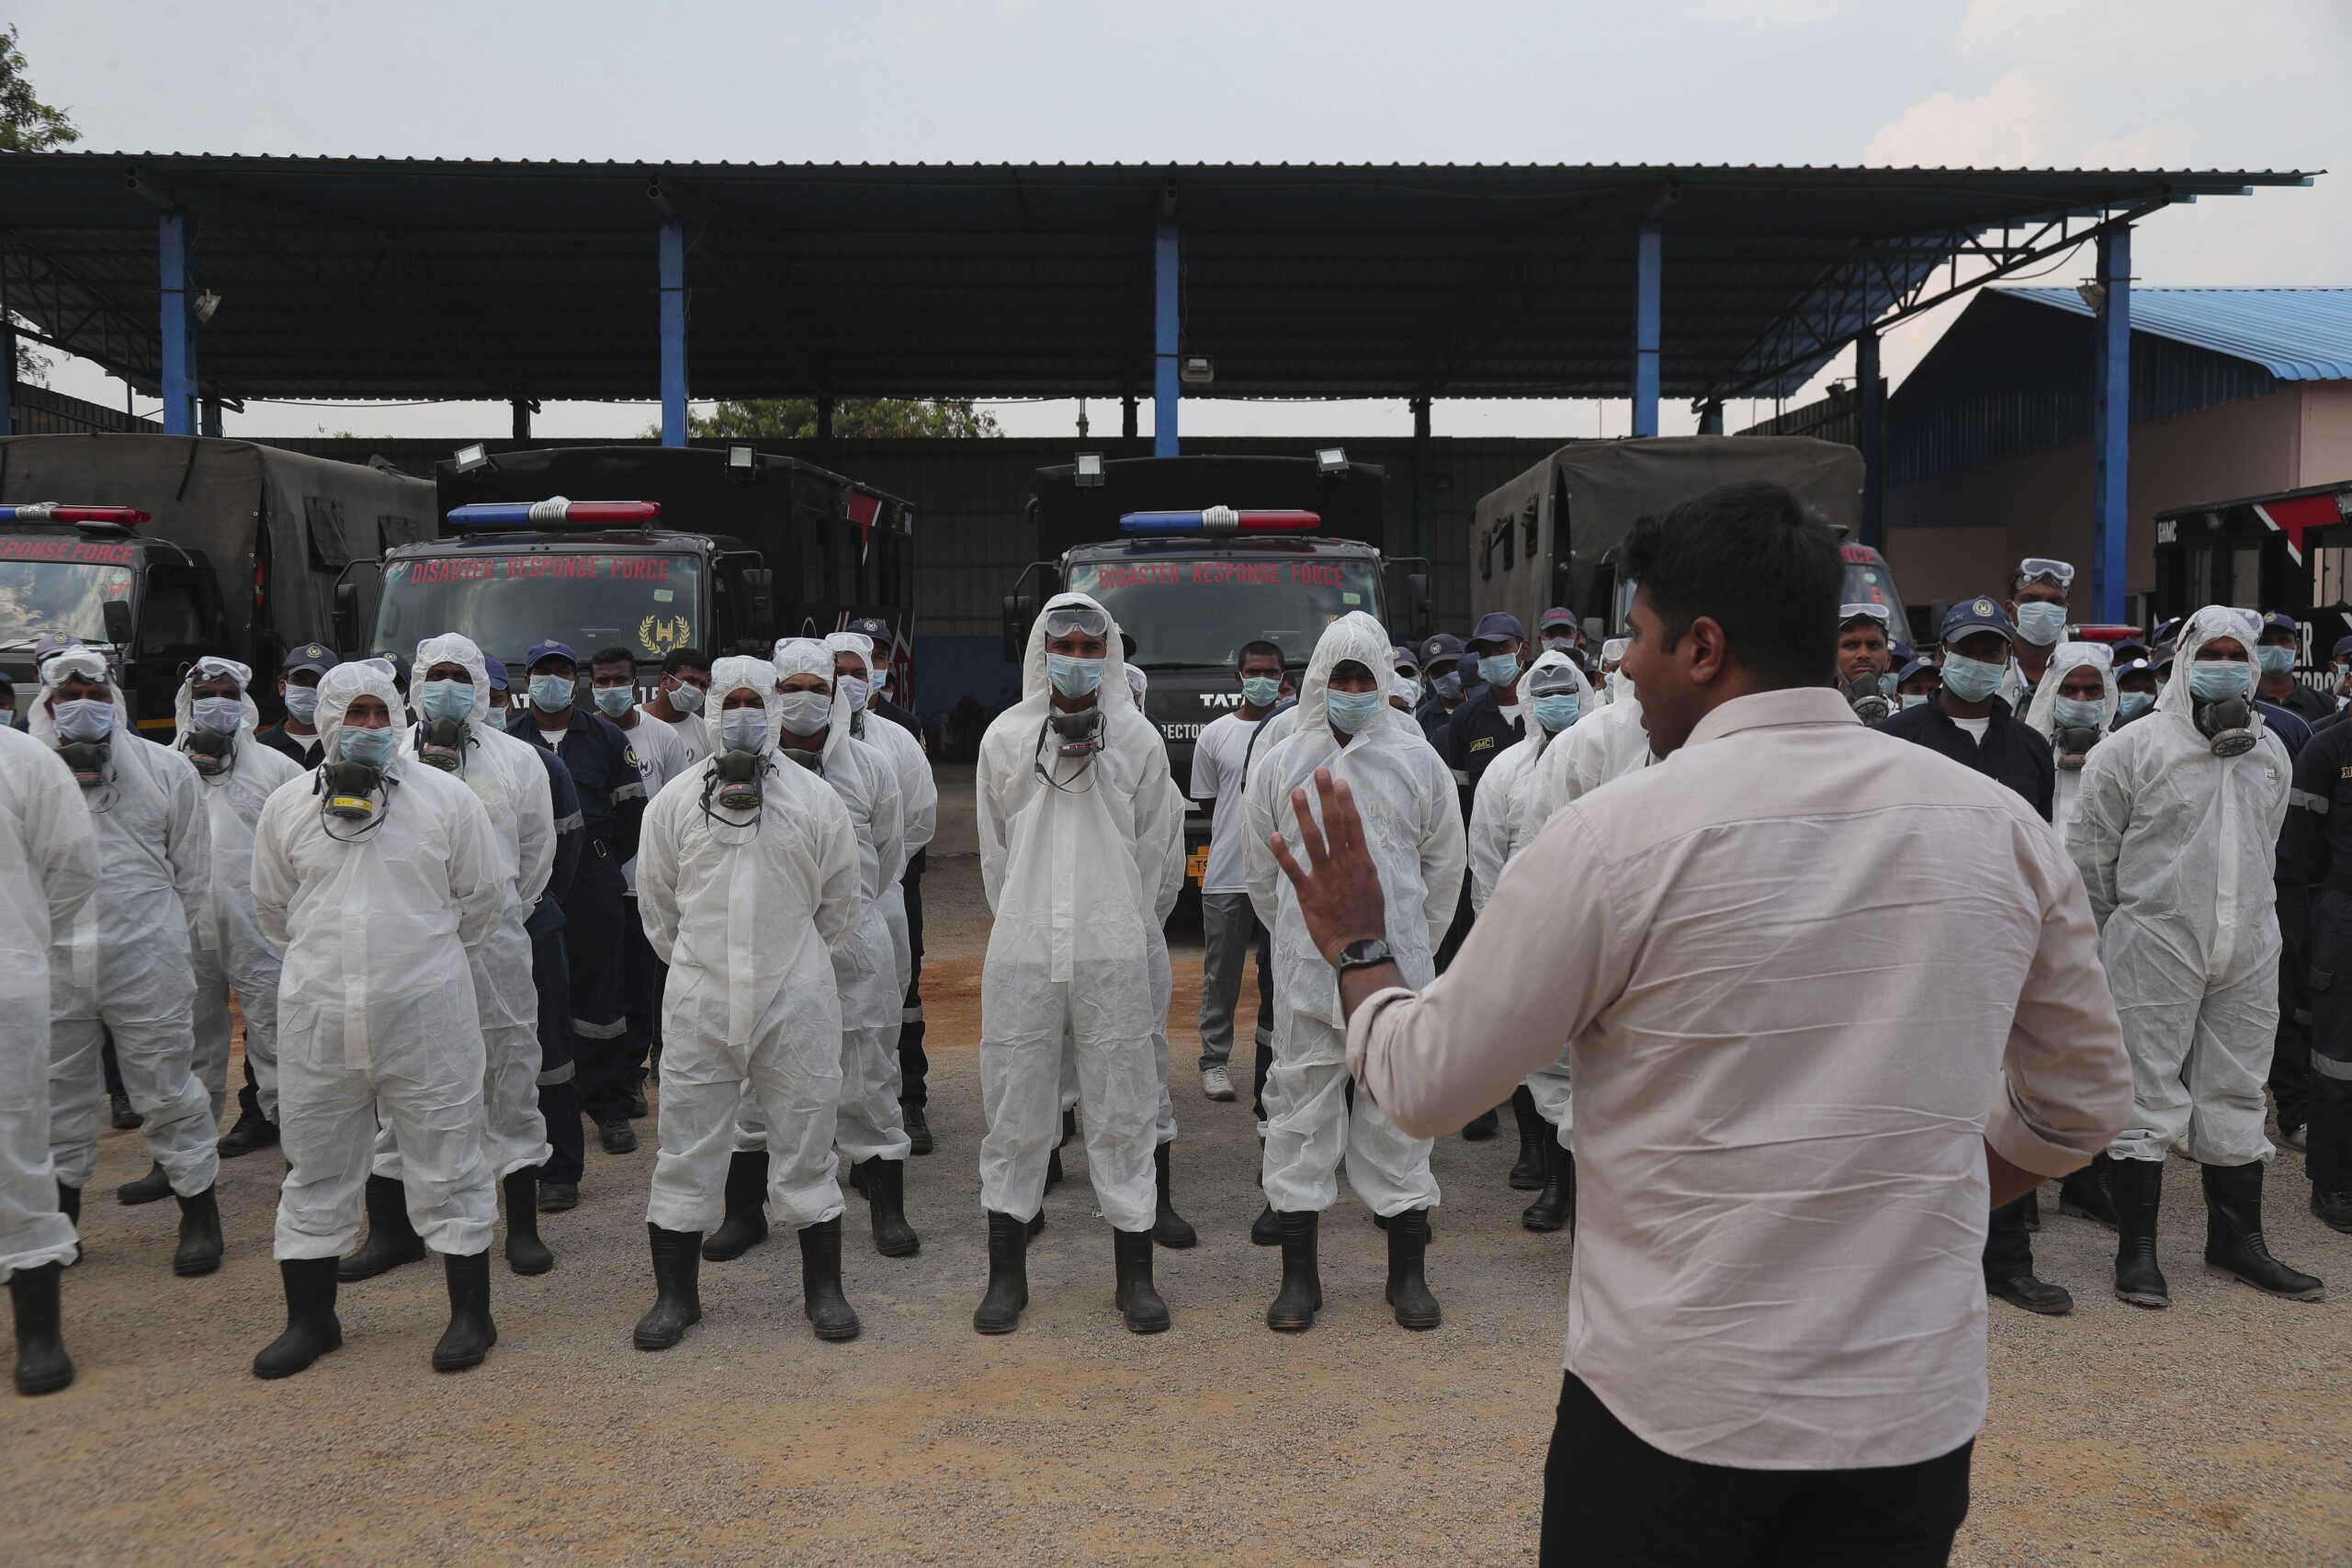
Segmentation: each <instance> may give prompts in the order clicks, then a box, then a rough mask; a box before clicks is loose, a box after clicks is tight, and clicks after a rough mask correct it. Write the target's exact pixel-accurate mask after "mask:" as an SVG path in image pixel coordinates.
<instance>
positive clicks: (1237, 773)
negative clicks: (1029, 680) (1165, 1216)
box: [1193, 642, 1283, 1100]
mask: <svg viewBox="0 0 2352 1568" xmlns="http://www.w3.org/2000/svg"><path fill="white" fill-rule="evenodd" d="M1233 678H1234V680H1235V681H1236V682H1238V684H1239V686H1240V687H1241V706H1240V707H1239V708H1238V710H1237V711H1235V712H1232V713H1228V714H1224V715H1221V716H1218V717H1216V718H1214V719H1212V720H1210V721H1209V722H1208V723H1207V724H1205V725H1204V726H1202V728H1201V734H1200V738H1199V739H1196V740H1194V741H1193V799H1194V800H1198V801H1203V802H1205V803H1206V804H1207V806H1208V808H1209V813H1210V815H1209V863H1208V865H1207V866H1206V868H1205V869H1204V870H1203V872H1202V874H1201V1092H1202V1093H1203V1094H1204V1095H1207V1096H1208V1097H1209V1098H1210V1099H1211V1100H1231V1099H1232V1098H1233V1078H1232V1076H1231V1074H1230V1072H1229V1071H1228V1067H1229V1066H1230V1063H1231V1060H1232V1056H1233V1010H1234V1009H1235V1008H1236V1007H1238V1005H1240V1001H1241V972H1242V970H1243V969H1244V968H1245V967H1246V966H1247V964H1249V960H1250V953H1251V952H1252V951H1253V950H1254V949H1255V948H1256V946H1257V931H1258V918H1257V915H1256V914H1255V913H1254V912H1253V911H1252V910H1251V909H1250V868H1249V864H1248V861H1247V857H1246V856H1245V855H1244V853H1243V852H1242V844H1241V837H1242V822H1241V817H1242V808H1241V770H1242V766H1243V764H1244V762H1245V761H1247V760H1248V758H1249V755H1250V737H1251V736H1252V735H1254V734H1255V733H1256V732H1257V729H1258V725H1259V723H1260V722H1261V720H1262V719H1264V718H1265V716H1267V715H1268V714H1269V713H1272V711H1273V707H1274V704H1275V703H1277V702H1279V701H1281V700H1282V685H1283V650H1282V649H1280V648H1278V647H1276V646H1275V645H1274V644H1272V643H1271V642H1250V643H1244V644H1243V645H1242V648H1241V656H1240V657H1239V659H1238V660H1235V662H1234V670H1233ZM1265 983H1266V976H1265V971H1264V969H1263V967H1262V966H1261V968H1260V971H1259V975H1258V985H1259V988H1260V989H1261V990H1262V989H1264V987H1265Z"/></svg>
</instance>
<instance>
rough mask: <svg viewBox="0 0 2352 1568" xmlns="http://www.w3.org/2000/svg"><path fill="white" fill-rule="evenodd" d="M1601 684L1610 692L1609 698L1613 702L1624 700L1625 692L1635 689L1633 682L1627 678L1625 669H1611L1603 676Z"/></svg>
mask: <svg viewBox="0 0 2352 1568" xmlns="http://www.w3.org/2000/svg"><path fill="white" fill-rule="evenodd" d="M1601 684H1602V688H1603V690H1605V691H1606V692H1607V693H1608V697H1607V700H1608V701H1610V702H1612V703H1614V702H1619V701H1622V700H1623V697H1624V695H1625V694H1626V693H1627V692H1628V691H1631V690H1632V689H1633V682H1630V681H1628V680H1626V679H1625V672H1624V671H1623V670H1611V671H1610V672H1609V673H1608V675H1607V676H1606V677H1604V678H1603V680H1602V682H1601Z"/></svg>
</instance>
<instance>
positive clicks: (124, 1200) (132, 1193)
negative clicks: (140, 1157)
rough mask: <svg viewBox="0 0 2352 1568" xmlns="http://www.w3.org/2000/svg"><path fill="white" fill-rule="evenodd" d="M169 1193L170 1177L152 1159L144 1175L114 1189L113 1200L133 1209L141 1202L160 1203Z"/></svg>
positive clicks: (170, 1186)
mask: <svg viewBox="0 0 2352 1568" xmlns="http://www.w3.org/2000/svg"><path fill="white" fill-rule="evenodd" d="M171 1195H172V1179H171V1178H170V1177H168V1176H165V1175H164V1168H163V1167H162V1166H160V1165H157V1164H155V1163H153V1161H150V1162H149V1163H148V1166H147V1174H146V1175H144V1176H142V1177H141V1178H140V1179H138V1180H136V1181H126V1182H124V1183H123V1184H122V1185H121V1186H119V1187H118V1188H116V1189H115V1190H114V1201H116V1202H118V1203H119V1204H121V1205H122V1206H123V1207H124V1208H126V1209H135V1208H137V1207H138V1206H139V1205H140V1204H141V1203H160V1202H162V1201H164V1199H166V1198H168V1197H170V1196H171Z"/></svg>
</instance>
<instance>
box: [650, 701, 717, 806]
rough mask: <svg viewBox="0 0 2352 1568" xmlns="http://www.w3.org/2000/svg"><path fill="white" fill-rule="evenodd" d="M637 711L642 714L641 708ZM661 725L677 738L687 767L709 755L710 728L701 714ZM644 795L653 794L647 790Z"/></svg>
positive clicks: (666, 721) (667, 719)
mask: <svg viewBox="0 0 2352 1568" xmlns="http://www.w3.org/2000/svg"><path fill="white" fill-rule="evenodd" d="M638 711H639V712H640V713H643V712H644V710H643V709H642V708H640V709H639V710H638ZM645 716H646V717H648V718H651V717H652V715H651V714H646V715H645ZM661 723H662V726H663V728H667V729H668V730H669V731H670V733H671V734H673V735H674V736H676V737H677V738H678V744H679V745H680V746H682V747H684V749H685V753H686V765H687V766H688V767H692V766H693V765H694V764H695V763H696V762H699V761H704V760H705V759H706V758H707V757H708V756H709V755H710V726H709V725H708V724H707V723H705V722H704V720H703V716H702V715H701V714H699V713H690V714H688V715H687V716H685V717H684V718H665V719H662V721H661ZM681 771H683V770H681ZM645 793H646V794H648V795H650V794H652V793H653V792H652V791H651V790H648V791H646V792H645Z"/></svg>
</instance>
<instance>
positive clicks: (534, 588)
mask: <svg viewBox="0 0 2352 1568" xmlns="http://www.w3.org/2000/svg"><path fill="white" fill-rule="evenodd" d="M701 578H702V562H701V561H700V560H699V559H697V558H695V557H693V556H688V555H675V556H666V555H642V554H634V553H628V552H619V553H615V552H601V553H599V552H592V551H586V550H582V551H580V552H578V553H571V552H567V551H557V550H542V551H535V552H533V553H531V554H528V555H513V556H502V555H491V554H487V553H484V554H474V553H472V552H468V553H466V554H463V555H456V554H452V555H434V556H416V557H411V558H408V559H405V560H394V561H388V562H386V563H385V566H384V597H383V603H382V604H381V605H380V606H379V608H378V610H377V612H376V640H375V646H376V647H377V648H379V649H396V650H398V651H400V652H402V653H411V652H413V651H414V650H415V648H416V645H417V644H418V643H419V642H420V641H422V640H424V638H426V637H437V636H439V635H440V634H442V633H444V632H460V633H463V634H464V635H465V636H467V637H471V638H473V640H474V641H475V642H476V643H478V644H480V645H481V649H482V651H483V652H485V653H488V654H491V655H492V656H494V657H496V658H499V659H503V660H506V661H507V662H508V663H509V664H514V665H517V666H518V668H517V670H516V671H515V673H516V675H517V676H518V677H519V675H520V674H521V671H520V669H519V664H520V661H521V660H522V658H523V655H524V653H525V652H526V650H527V649H529V648H530V647H531V645H532V644H533V643H538V642H562V643H569V644H571V648H572V649H573V651H575V652H577V653H578V654H579V655H580V660H581V663H582V667H583V668H584V667H585V665H586V663H587V660H588V658H589V656H590V655H591V654H593V653H594V652H595V651H596V650H597V649H600V648H610V647H613V646H614V645H616V644H617V645H618V646H620V647H622V648H626V649H628V650H629V651H630V652H631V653H633V654H635V655H636V656H637V657H638V658H639V659H640V660H655V659H660V658H661V657H662V655H663V654H665V653H668V652H670V651H671V650H672V649H680V648H685V647H687V646H689V645H691V644H694V643H695V641H696V639H697V637H698V635H699V634H700V632H701V631H702V629H703V628H702V626H700V624H699V622H698V619H697V616H698V611H697V609H696V606H697V605H698V604H700V603H701V597H700V593H699V589H700V586H701Z"/></svg>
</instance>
